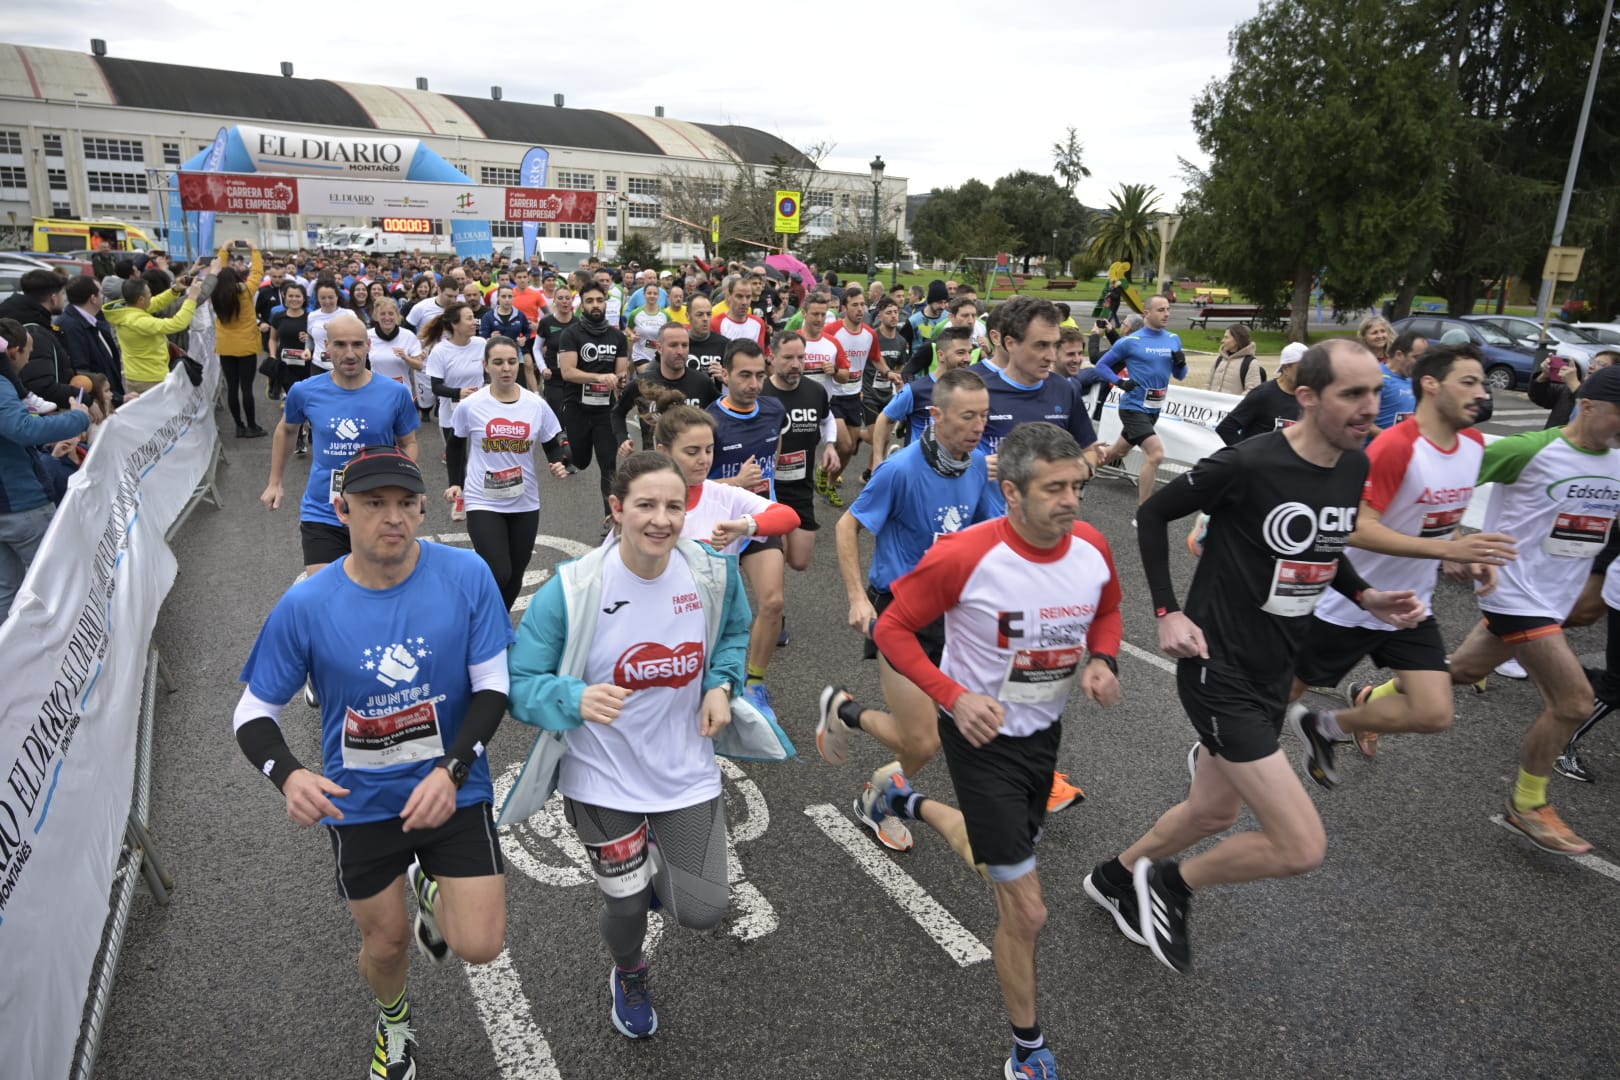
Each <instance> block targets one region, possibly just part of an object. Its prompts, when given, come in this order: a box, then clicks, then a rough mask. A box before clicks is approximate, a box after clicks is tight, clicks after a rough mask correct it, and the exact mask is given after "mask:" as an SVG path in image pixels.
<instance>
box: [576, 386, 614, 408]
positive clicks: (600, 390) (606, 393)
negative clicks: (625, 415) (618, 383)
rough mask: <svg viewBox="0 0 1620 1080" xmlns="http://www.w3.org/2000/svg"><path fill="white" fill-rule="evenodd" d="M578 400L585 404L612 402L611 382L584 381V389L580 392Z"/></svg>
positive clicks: (609, 403)
mask: <svg viewBox="0 0 1620 1080" xmlns="http://www.w3.org/2000/svg"><path fill="white" fill-rule="evenodd" d="M580 401H581V402H582V403H583V404H586V405H611V404H612V403H613V384H612V383H605V382H593V383H586V384H585V389H584V390H583V391H582V392H581V393H580Z"/></svg>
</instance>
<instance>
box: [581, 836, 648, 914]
mask: <svg viewBox="0 0 1620 1080" xmlns="http://www.w3.org/2000/svg"><path fill="white" fill-rule="evenodd" d="M585 854H586V855H587V856H589V857H590V860H591V869H592V870H593V871H594V872H595V873H596V885H597V887H598V888H600V889H601V890H602V892H603V893H604V894H605V895H607V896H611V897H613V898H614V899H615V900H622V899H624V898H625V897H627V896H635V895H636V894H637V893H639V892H641V890H643V889H645V888H646V887H647V886H648V885H650V884H651V883H652V878H653V873H652V869H653V868H652V859H651V858H649V857H648V853H647V821H646V819H645V818H643V819H642V822H641V824H640V825H637V826H636V828H635V830H634V831H633V832H629V833H626V834H625V835H624V836H621V837H619V838H618V839H617V840H609V841H607V842H606V843H604V844H586V845H585Z"/></svg>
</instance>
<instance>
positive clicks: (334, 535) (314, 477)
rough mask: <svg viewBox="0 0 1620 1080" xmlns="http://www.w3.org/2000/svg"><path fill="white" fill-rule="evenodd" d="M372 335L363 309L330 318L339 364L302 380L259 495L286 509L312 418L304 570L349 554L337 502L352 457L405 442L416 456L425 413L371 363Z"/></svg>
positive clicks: (330, 339) (331, 349)
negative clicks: (291, 470) (297, 451)
mask: <svg viewBox="0 0 1620 1080" xmlns="http://www.w3.org/2000/svg"><path fill="white" fill-rule="evenodd" d="M370 350H371V341H370V339H369V338H368V337H367V336H366V327H365V324H364V323H362V322H361V321H360V318H359V316H356V315H339V316H338V317H337V318H335V319H332V320H331V321H330V322H328V323H327V324H326V353H327V356H328V357H329V358H330V359H331V361H332V370H331V371H329V372H322V373H321V374H319V375H316V376H314V377H312V378H308V379H303V380H300V381H299V382H296V383H294V384H293V385H292V386H291V387H289V388H288V390H287V400H286V403H285V412H284V413H283V415H282V418H281V423H279V424H277V425H276V433H275V435H276V437H275V439H274V440H273V442H272V444H271V450H270V482H269V484H268V485H267V486H266V487H265V489H264V494H262V495H260V496H259V501H260V502H261V503H263V504H264V507H265V509H266V510H278V509H280V508H281V503H282V500H283V498H284V497H285V494H286V493H285V490H284V488H283V486H282V477H283V475H284V474H285V472H286V469H287V459H288V458H289V457H291V456H292V452H293V445H294V443H296V442H297V439H298V432H299V429H300V428H301V427H302V426H303V424H304V422H305V421H306V420H307V421H308V422H309V426H310V438H311V442H312V443H313V446H314V452H313V453H312V454H311V456H310V464H309V483H308V484H307V485H306V486H305V488H304V497H303V500H302V502H300V504H299V511H298V519H299V537H300V540H301V541H302V544H303V553H304V573H305V574H308V575H311V576H313V575H314V573H315V572H316V571H317V570H319V569H320V568H321V567H323V566H325V565H327V564H328V563H331V562H335V561H336V560H337V559H339V558H341V557H342V556H344V555H347V554H348V553H349V531H348V530H347V529H346V528H344V527H343V524H342V522H341V521H340V520H339V519H338V516H337V514H336V513H335V512H334V511H333V509H332V500H333V499H335V498H336V497H337V487H336V477H337V475H338V474H339V472H340V471H341V470H342V468H343V465H344V463H345V462H347V461H348V460H349V458H351V457H353V456H354V454H355V452H356V451H358V450H360V449H361V448H362V447H366V446H398V447H399V449H400V450H402V451H404V453H405V454H406V455H408V456H409V457H410V458H412V459H413V460H414V459H415V458H416V456H417V453H416V429H417V428H418V427H419V426H420V425H421V423H422V418H421V416H420V415H419V414H418V413H417V411H416V402H415V401H413V400H412V399H411V392H410V391H409V390H407V389H406V388H405V387H404V386H403V385H402V384H400V383H397V382H395V381H394V380H393V379H384V378H380V377H378V376H376V375H374V374H373V373H372V371H371V369H370V368H368V367H367V366H366V356H367V354H368V353H369V352H370Z"/></svg>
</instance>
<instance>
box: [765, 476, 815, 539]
mask: <svg viewBox="0 0 1620 1080" xmlns="http://www.w3.org/2000/svg"><path fill="white" fill-rule="evenodd" d="M776 501H777V502H779V503H781V504H782V505H783V506H787V507H791V508H792V509H793V512H794V513H795V514H798V515H799V528H801V529H803V530H804V531H805V532H815V531H816V530H818V529H820V528H821V526H820V524H818V523H817V522H816V489H815V487H814V486H812V485H811V483H810V481H808V480H790V481H788V482H786V483H783V482H782V481H780V480H778V481H777V482H776Z"/></svg>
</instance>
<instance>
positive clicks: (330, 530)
mask: <svg viewBox="0 0 1620 1080" xmlns="http://www.w3.org/2000/svg"><path fill="white" fill-rule="evenodd" d="M298 539H299V541H300V543H302V545H303V548H304V565H305V566H316V565H321V566H324V565H326V564H327V563H335V562H337V561H338V560H339V559H341V558H343V556H345V555H347V554H349V552H350V550H351V549H350V547H349V530H348V529H345V528H344V527H343V526H342V525H329V524H327V523H326V522H324V521H300V522H299V523H298Z"/></svg>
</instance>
